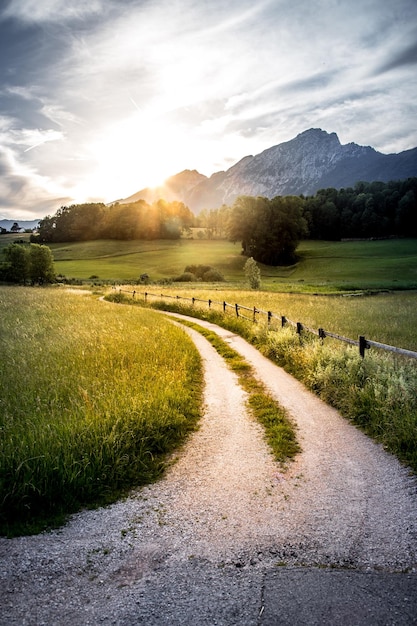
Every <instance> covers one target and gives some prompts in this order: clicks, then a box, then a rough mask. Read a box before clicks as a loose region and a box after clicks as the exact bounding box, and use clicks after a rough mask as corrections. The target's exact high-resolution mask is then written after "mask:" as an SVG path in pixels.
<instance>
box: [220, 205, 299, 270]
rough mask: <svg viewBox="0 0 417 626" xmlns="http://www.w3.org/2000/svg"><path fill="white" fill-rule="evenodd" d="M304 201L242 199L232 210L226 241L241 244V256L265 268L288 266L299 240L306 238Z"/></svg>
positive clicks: (292, 259)
mask: <svg viewBox="0 0 417 626" xmlns="http://www.w3.org/2000/svg"><path fill="white" fill-rule="evenodd" d="M303 208H304V199H303V198H300V197H297V196H287V197H280V196H277V197H276V198H272V200H269V199H268V198H263V197H258V198H252V197H250V196H241V197H240V198H238V199H237V200H236V202H235V204H234V206H233V208H232V211H231V214H230V221H229V239H230V240H231V241H239V240H240V241H241V242H242V254H244V255H246V256H251V257H253V258H254V259H255V261H259V262H260V263H265V264H266V265H280V264H285V263H291V262H293V261H294V259H295V250H296V248H297V246H298V244H299V241H300V239H301V237H303V236H306V235H307V222H306V220H305V219H304V217H303Z"/></svg>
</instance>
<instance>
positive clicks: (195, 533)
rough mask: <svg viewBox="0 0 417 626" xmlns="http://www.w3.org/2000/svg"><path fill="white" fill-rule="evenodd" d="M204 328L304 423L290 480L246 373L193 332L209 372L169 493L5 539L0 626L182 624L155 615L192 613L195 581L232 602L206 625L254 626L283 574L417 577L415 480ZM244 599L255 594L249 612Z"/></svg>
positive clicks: (150, 493) (142, 492) (334, 416)
mask: <svg viewBox="0 0 417 626" xmlns="http://www.w3.org/2000/svg"><path fill="white" fill-rule="evenodd" d="M193 321H194V322H195V321H196V320H193ZM198 323H201V324H202V325H205V326H206V327H208V328H210V329H211V330H215V331H216V332H218V333H219V334H220V335H221V336H222V337H223V338H224V339H225V340H226V341H227V342H228V343H229V344H230V345H231V346H232V347H233V348H234V349H235V350H236V351H237V352H239V353H241V354H242V355H243V356H244V357H245V358H246V359H247V360H248V361H249V362H250V363H251V364H252V365H253V366H254V368H255V370H256V372H257V376H258V378H259V379H260V380H262V381H263V382H264V384H265V385H266V386H267V387H268V389H269V390H270V392H271V394H272V395H274V397H276V399H277V400H278V401H279V402H280V403H281V404H282V405H283V406H285V407H286V408H287V409H288V410H289V412H290V413H291V415H292V416H293V418H294V420H295V422H296V424H297V428H298V436H299V439H300V443H301V446H302V449H303V451H302V453H301V454H300V455H299V456H298V457H297V459H296V460H295V461H294V462H293V463H291V464H290V466H289V467H288V469H287V470H286V471H284V470H283V469H282V468H281V467H280V466H279V465H278V464H277V463H276V462H275V461H274V460H273V458H272V456H271V454H270V452H269V449H268V447H267V445H266V443H265V441H264V436H263V431H262V428H261V427H260V426H259V425H258V424H257V423H256V422H255V421H254V420H253V419H252V418H251V416H250V415H249V414H248V412H247V409H246V405H245V400H246V394H245V392H243V391H242V389H241V388H240V387H239V385H238V384H237V378H236V376H235V374H234V373H233V372H231V371H230V370H229V369H228V368H227V366H226V365H225V363H224V361H223V359H222V358H221V357H220V356H219V355H218V354H217V352H216V351H215V350H214V348H212V346H211V345H210V344H209V343H208V342H207V340H206V339H204V338H203V337H202V336H201V335H199V334H198V333H196V332H195V331H193V330H191V329H188V328H187V329H185V330H186V332H187V333H189V334H190V336H191V337H192V339H193V341H194V342H195V343H196V345H197V347H198V349H199V350H200V352H201V355H202V358H203V361H204V364H205V379H206V390H205V404H206V410H205V414H204V417H203V419H202V421H201V425H200V428H199V430H198V431H196V432H195V433H193V434H192V435H191V437H190V438H189V440H188V442H187V443H186V445H185V446H184V447H183V448H182V449H181V450H180V451H179V452H178V458H177V459H175V460H174V459H173V463H172V465H171V467H170V468H169V470H168V471H167V473H166V476H165V477H164V478H163V479H162V480H161V481H159V482H158V483H156V484H153V485H149V486H146V487H144V488H141V489H138V490H137V491H134V492H132V494H131V496H130V497H129V498H127V499H126V500H124V501H121V502H118V503H116V504H114V505H112V506H110V507H107V508H102V509H99V510H96V511H85V512H81V513H79V514H77V515H74V516H73V517H72V518H71V520H70V521H69V523H68V524H67V525H66V526H65V527H63V528H62V529H60V530H57V531H54V532H49V533H44V534H40V535H37V536H34V537H21V538H16V539H10V540H8V539H5V538H1V539H0V558H1V571H0V624H2V625H6V624H8V625H10V624H21V625H23V624H31V625H32V624H36V625H38V624H62V625H67V624H68V625H69V624H99V623H109V624H110V623H111V624H133V623H138V624H139V623H141V624H142V623H149V624H151V623H174V622H173V621H172V620H171V621H170V622H169V621H164V619H165V618H163V617H161V616H160V615H158V609H157V606H158V600H157V598H165V599H166V602H171V604H172V603H174V604H175V597H176V595H175V593H174V590H175V589H176V588H177V587H178V588H177V592H178V594H179V595H178V594H177V597H178V598H179V597H180V595H181V594H182V595H181V602H184V603H186V601H187V597H188V596H187V594H189V593H190V591H189V589H190V585H191V587H192V585H193V581H194V582H195V590H196V591H195V592H196V593H197V591H198V593H199V594H200V595H201V594H203V595H204V592H203V591H202V590H203V589H204V588H205V589H206V590H207V592H206V593H210V594H218V596H219V598H222V602H223V604H225V605H227V604H228V603H233V602H234V604H233V607H232V608H231V609H230V611H232V613H230V611H229V613H228V618H227V621H225V622H223V621H222V620H221V617H219V615H217V617H216V618H213V619H212V621H207V623H211V624H221V623H225V624H226V623H227V624H231V623H236V624H237V623H240V624H244V623H250V622H249V621H245V611H249V607H250V605H251V603H255V604H256V603H257V602H258V599H257V598H256V597H252V596H251V595H250V593H249V589H250V586H251V584H252V583H253V585H255V583H256V584H257V585H258V587H259V588H260V586H261V577H262V572H263V571H265V570H266V569H268V568H271V567H273V566H276V565H277V564H282V563H286V564H287V565H291V566H300V565H303V566H305V565H314V566H332V567H348V568H360V569H362V570H365V571H385V572H394V571H397V572H398V571H405V570H406V571H409V572H414V571H415V570H416V567H417V496H416V481H415V479H414V478H412V477H410V476H409V474H408V471H407V469H406V468H404V467H402V466H401V465H400V464H399V463H398V461H397V460H396V459H395V458H393V457H392V456H390V455H388V454H387V453H386V452H385V451H384V450H383V449H382V447H380V446H378V445H376V444H375V443H373V442H372V441H371V440H370V439H368V438H367V437H366V436H365V435H363V434H362V433H361V432H360V431H358V430H357V429H356V428H354V427H353V426H352V425H350V424H349V423H348V422H347V421H346V420H344V419H342V418H341V417H340V416H339V414H338V413H337V412H336V411H334V410H333V409H331V408H329V407H328V406H327V405H325V404H323V403H322V402H321V401H320V400H318V399H317V398H316V397H315V396H313V395H312V394H310V393H309V392H307V391H306V390H305V389H304V387H303V386H302V385H301V384H299V383H298V382H297V381H295V380H294V379H293V378H291V377H290V376H288V375H287V374H285V372H283V371H282V370H281V369H280V368H278V367H276V366H275V365H273V364H272V363H271V362H270V361H268V360H267V359H265V358H264V357H262V356H261V355H260V354H259V352H258V351H257V350H255V349H254V348H253V347H252V346H250V345H249V344H247V343H246V342H245V341H244V340H243V339H241V338H240V337H238V336H236V335H234V334H232V333H230V332H228V331H225V330H223V329H220V328H219V327H216V326H214V325H212V324H209V323H203V322H200V321H199V322H198ZM243 571H244V572H246V575H245V576H244V577H243V574H241V572H243ZM184 580H187V581H188V587H187V592H185V591H184V586H182V587H181V589H180V586H181V584H183V583H181V581H184ZM222 580H223V581H224V584H226V582H227V585H228V593H227V594H225V591H224V589H225V587H224V586H222V584H220V581H222ZM197 581H198V582H197ZM251 581H252V583H251ZM176 586H177V587H176ZM151 587H152V588H153V589H154V596H152V600H151V599H150V598H151V595H150V591H149V590H150V588H151ZM235 588H236V589H237V588H239V589H241V591H242V593H243V591H245V590H246V591H245V594H246V595H245V598H246V600H245V601H244V602H242V596H241V595H240V596H239V597H240V600H238V599H237V595H236V598H234V589H235ZM156 590H157V591H156ZM236 593H237V592H236ZM155 594H157V595H155ZM226 595H227V597H226ZM201 598H203V596H201ZM190 601H192V598H190ZM200 601H201V602H206V603H207V602H208V603H209V599H208V598H203V599H201V600H200ZM219 601H220V600H219ZM151 606H152V610H151V609H150V607H151ZM207 606H208V605H207ZM169 610H170V611H171V613H170V615H171V617H172V615H173V614H174V608H173V607H171V609H169V607H168V608H166V611H168V612H169ZM207 610H209V608H208V609H207ZM155 611H156V613H155ZM166 614H168V613H166ZM231 614H233V615H235V616H236V617H235V619H236V621H233V620H231V618H230V615H231ZM133 615H135V616H136V617H135V618H133V617H132V616H133ZM142 620H143V621H142ZM175 623H176V622H175ZM178 623H181V622H180V621H179V622H178ZM197 623H198V622H197ZM200 623H206V622H205V621H201V622H200Z"/></svg>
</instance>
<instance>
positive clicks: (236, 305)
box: [235, 304, 239, 317]
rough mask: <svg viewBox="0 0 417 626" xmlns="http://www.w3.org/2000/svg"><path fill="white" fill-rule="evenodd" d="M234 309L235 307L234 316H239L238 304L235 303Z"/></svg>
mask: <svg viewBox="0 0 417 626" xmlns="http://www.w3.org/2000/svg"><path fill="white" fill-rule="evenodd" d="M235 309H236V317H239V305H238V304H235Z"/></svg>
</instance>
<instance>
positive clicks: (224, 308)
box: [223, 300, 226, 313]
mask: <svg viewBox="0 0 417 626" xmlns="http://www.w3.org/2000/svg"><path fill="white" fill-rule="evenodd" d="M223 313H226V301H225V300H223Z"/></svg>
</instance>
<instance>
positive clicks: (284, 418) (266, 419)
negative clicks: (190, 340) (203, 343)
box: [176, 318, 301, 465]
mask: <svg viewBox="0 0 417 626" xmlns="http://www.w3.org/2000/svg"><path fill="white" fill-rule="evenodd" d="M176 319H177V320H178V321H179V322H180V323H181V324H183V325H185V326H188V327H190V328H192V329H193V330H196V331H197V332H199V333H200V334H201V335H203V336H204V337H205V338H206V339H207V340H208V341H209V342H210V343H211V345H212V346H213V347H214V348H215V349H216V350H217V352H218V353H219V354H220V356H221V357H223V359H224V360H225V361H226V363H227V365H228V366H229V367H230V369H231V370H233V371H234V372H235V373H236V374H237V376H238V378H239V383H240V385H241V386H242V388H243V389H244V390H245V391H246V392H247V394H248V405H249V407H250V410H251V412H252V414H253V415H254V417H255V418H256V419H257V420H258V421H259V422H260V424H262V426H263V427H264V429H265V435H266V440H267V442H268V444H269V446H270V447H271V450H272V453H273V455H274V458H275V460H276V461H279V462H280V463H281V464H283V465H285V463H287V462H288V461H291V460H292V459H293V458H294V457H295V455H296V454H298V453H299V452H300V451H301V448H300V445H299V443H298V441H297V436H296V432H295V426H294V424H293V422H292V421H291V420H290V418H289V417H288V414H287V412H286V411H285V409H284V408H283V407H282V406H280V405H279V403H278V402H276V400H274V399H273V398H272V397H271V395H270V394H268V393H267V392H266V390H265V387H264V385H263V384H262V383H260V382H259V381H258V380H257V379H256V378H255V376H254V374H253V369H252V367H251V366H250V365H249V364H248V363H247V361H246V360H245V359H244V358H243V357H242V356H241V355H240V354H239V353H238V352H236V351H235V350H233V348H231V347H230V346H229V345H228V344H227V343H226V342H225V341H224V340H223V339H221V338H220V337H219V336H218V335H217V334H216V333H215V332H213V331H211V330H209V329H207V328H204V327H203V326H200V325H199V324H195V323H193V322H189V321H188V320H183V319H180V318H176Z"/></svg>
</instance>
